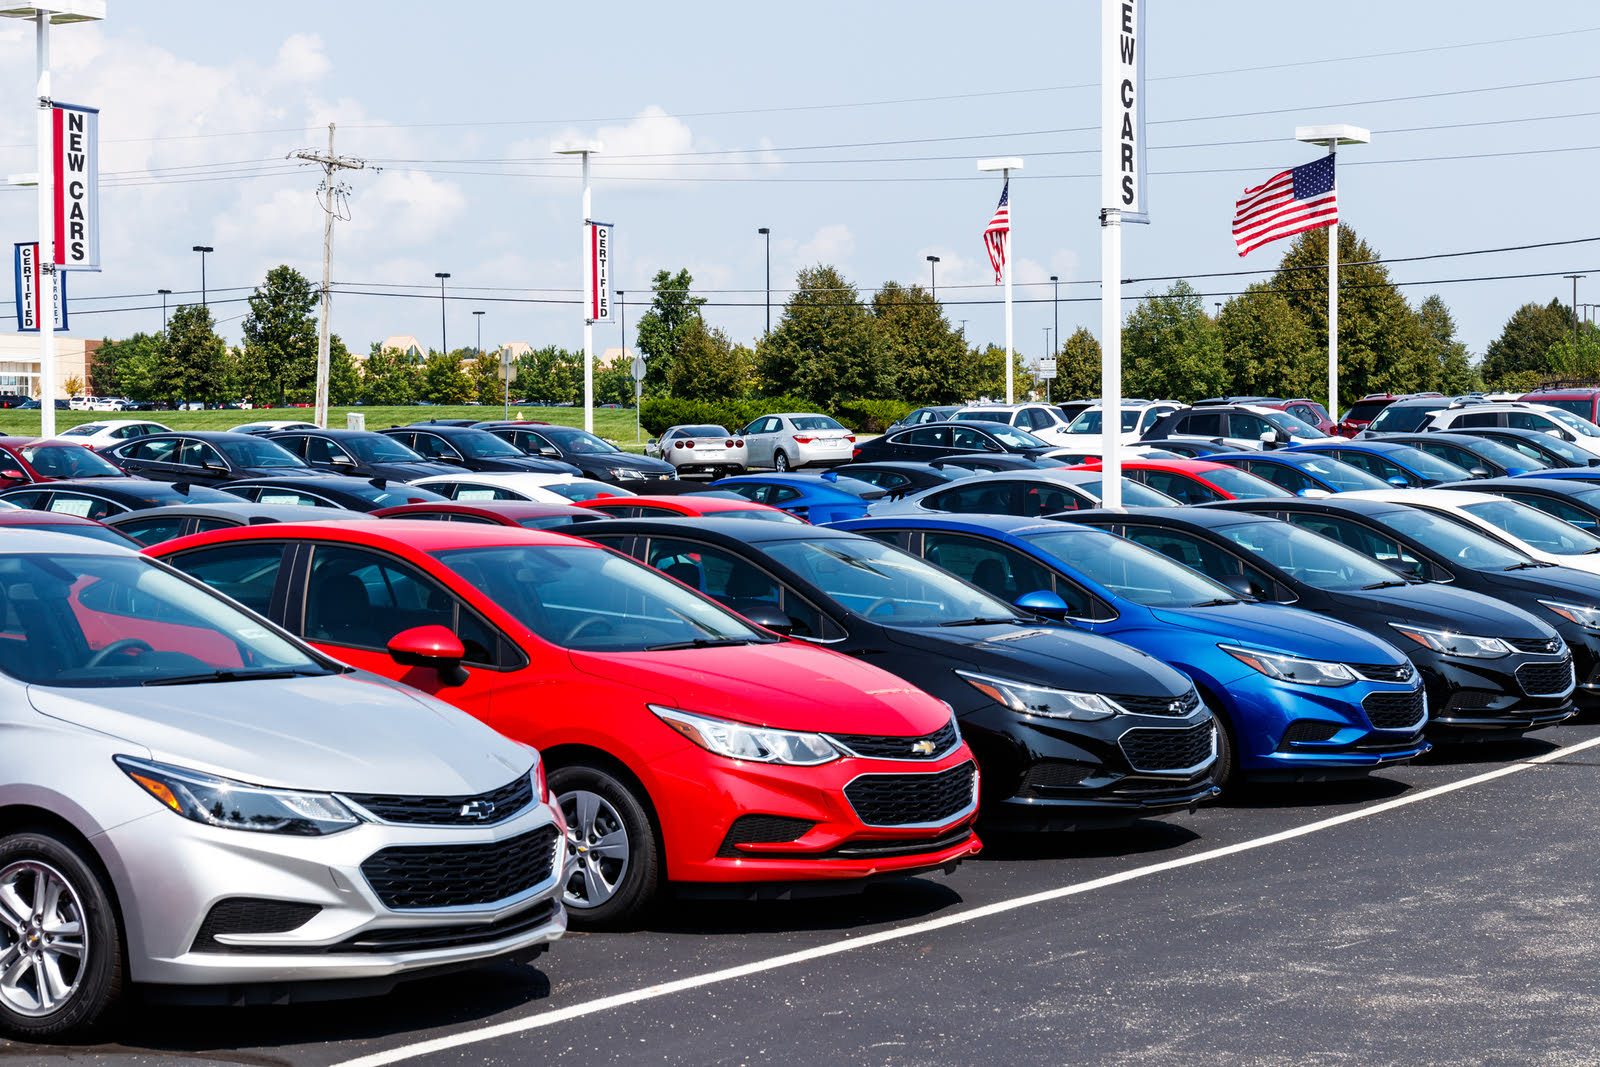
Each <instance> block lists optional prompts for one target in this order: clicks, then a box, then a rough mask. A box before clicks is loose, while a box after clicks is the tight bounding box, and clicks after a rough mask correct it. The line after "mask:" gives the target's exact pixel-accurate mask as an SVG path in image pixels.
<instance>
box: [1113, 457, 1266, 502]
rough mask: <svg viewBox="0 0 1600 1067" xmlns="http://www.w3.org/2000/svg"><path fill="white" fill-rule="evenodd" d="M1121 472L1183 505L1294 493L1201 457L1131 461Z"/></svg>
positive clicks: (1247, 473)
mask: <svg viewBox="0 0 1600 1067" xmlns="http://www.w3.org/2000/svg"><path fill="white" fill-rule="evenodd" d="M1122 473H1123V476H1124V477H1128V478H1132V479H1133V480H1134V481H1138V482H1143V483H1144V484H1145V485H1148V486H1149V487H1150V488H1152V489H1159V490H1160V491H1161V492H1163V493H1166V494H1167V495H1168V496H1170V497H1173V498H1175V499H1177V500H1180V501H1182V502H1183V503H1185V504H1213V503H1215V502H1217V501H1218V500H1260V499H1262V498H1264V497H1272V496H1293V495H1294V494H1293V493H1291V492H1289V491H1288V490H1287V489H1284V488H1282V487H1280V486H1276V485H1273V484H1272V483H1271V482H1269V481H1267V480H1266V479H1265V478H1261V477H1257V476H1256V475H1254V474H1251V473H1250V472H1249V471H1242V470H1240V469H1239V468H1238V467H1230V466H1228V465H1227V464H1224V463H1212V462H1209V461H1208V460H1203V459H1142V460H1134V461H1132V462H1129V463H1124V464H1123V465H1122Z"/></svg>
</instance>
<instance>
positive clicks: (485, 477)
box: [411, 469, 595, 489]
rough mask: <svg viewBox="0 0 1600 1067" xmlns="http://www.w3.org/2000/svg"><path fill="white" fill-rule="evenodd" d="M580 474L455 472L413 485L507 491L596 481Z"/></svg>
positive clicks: (418, 480)
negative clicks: (451, 484) (441, 484)
mask: <svg viewBox="0 0 1600 1067" xmlns="http://www.w3.org/2000/svg"><path fill="white" fill-rule="evenodd" d="M594 480H595V479H593V478H585V477H583V476H582V475H579V474H545V473H543V472H541V471H469V470H465V469H463V470H461V471H454V472H451V473H449V474H430V475H428V476H427V477H426V478H418V479H416V480H415V481H414V482H412V483H411V484H413V485H420V486H423V487H426V486H429V485H433V484H437V483H439V482H482V483H483V484H485V485H503V486H505V487H506V488H507V489H515V488H517V486H519V485H521V486H528V485H537V486H545V485H562V484H565V483H567V482H583V481H594Z"/></svg>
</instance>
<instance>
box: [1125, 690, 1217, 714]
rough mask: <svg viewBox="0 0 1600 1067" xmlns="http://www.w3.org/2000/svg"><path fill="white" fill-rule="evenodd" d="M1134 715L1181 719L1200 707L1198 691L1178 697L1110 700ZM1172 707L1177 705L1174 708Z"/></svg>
mask: <svg viewBox="0 0 1600 1067" xmlns="http://www.w3.org/2000/svg"><path fill="white" fill-rule="evenodd" d="M1111 699H1112V700H1115V701H1116V702H1117V703H1118V704H1121V705H1122V706H1123V707H1125V708H1127V709H1128V710H1129V711H1131V712H1133V713H1134V714H1135V715H1165V716H1170V717H1173V718H1182V717H1183V716H1185V715H1189V714H1191V713H1192V712H1193V711H1194V710H1195V709H1196V708H1198V707H1199V706H1200V691H1199V690H1198V689H1193V688H1191V689H1190V690H1189V691H1188V692H1187V693H1185V694H1183V695H1182V696H1180V697H1124V696H1114V697H1112V698H1111ZM1173 705H1177V706H1176V707H1174V706H1173Z"/></svg>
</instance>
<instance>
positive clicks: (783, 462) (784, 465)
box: [772, 448, 790, 474]
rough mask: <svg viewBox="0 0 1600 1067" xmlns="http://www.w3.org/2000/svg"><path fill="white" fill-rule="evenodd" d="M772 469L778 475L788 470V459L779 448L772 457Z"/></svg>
mask: <svg viewBox="0 0 1600 1067" xmlns="http://www.w3.org/2000/svg"><path fill="white" fill-rule="evenodd" d="M772 469H773V470H775V471H777V472H778V473H780V474H782V473H783V472H784V471H786V470H789V469H790V468H789V457H788V456H787V455H785V454H784V451H783V449H781V448H780V449H778V451H777V452H775V453H773V455H772Z"/></svg>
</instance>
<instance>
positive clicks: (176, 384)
mask: <svg viewBox="0 0 1600 1067" xmlns="http://www.w3.org/2000/svg"><path fill="white" fill-rule="evenodd" d="M226 353H227V349H226V346H225V345H224V344H223V343H222V338H220V337H218V336H217V334H216V329H215V324H214V323H213V322H212V319H211V311H210V309H209V308H207V307H205V306H204V305H200V304H185V305H184V306H182V307H180V308H178V309H177V310H175V311H174V312H173V313H172V318H171V319H170V320H169V321H168V324H167V343H166V345H165V351H164V352H163V353H162V359H161V362H160V363H159V364H158V365H157V367H156V371H155V376H154V380H153V382H152V386H153V387H154V390H155V395H156V396H158V397H160V398H162V399H165V400H172V401H180V402H188V401H196V400H198V401H201V402H203V403H215V402H217V401H218V400H220V399H222V391H221V387H220V382H221V380H222V377H223V363H224V361H225V359H226Z"/></svg>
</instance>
